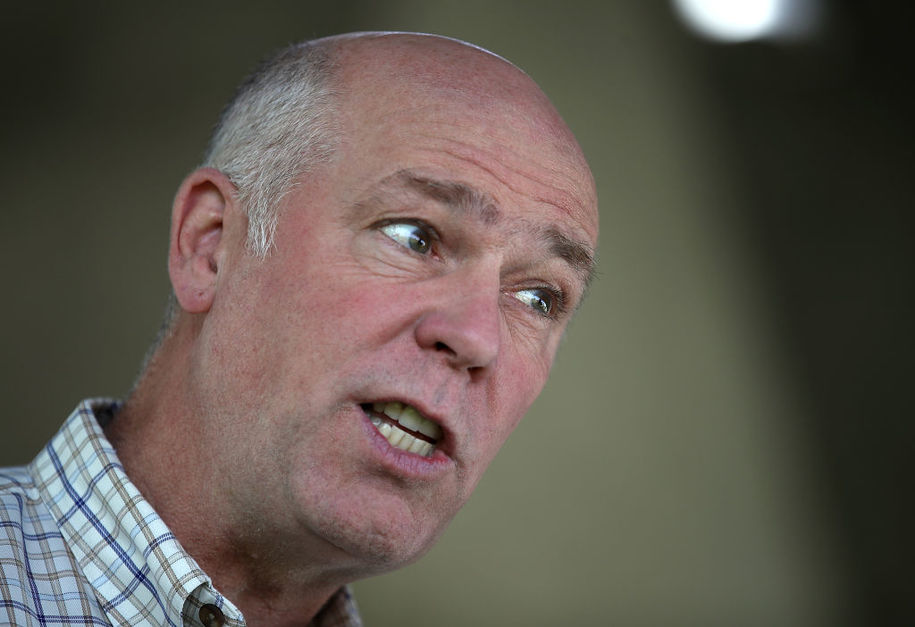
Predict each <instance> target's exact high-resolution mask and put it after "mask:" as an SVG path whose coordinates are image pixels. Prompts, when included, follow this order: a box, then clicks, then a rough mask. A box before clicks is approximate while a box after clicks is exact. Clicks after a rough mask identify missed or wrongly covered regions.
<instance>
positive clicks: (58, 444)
mask: <svg viewBox="0 0 915 627" xmlns="http://www.w3.org/2000/svg"><path fill="white" fill-rule="evenodd" d="M117 407H118V405H117V403H116V402H115V401H113V400H111V399H89V400H86V401H83V402H82V403H80V404H79V406H78V407H77V408H76V410H74V412H73V413H72V414H71V415H70V417H69V418H68V419H67V421H66V422H65V423H64V425H63V426H62V427H61V429H60V431H58V433H57V435H55V436H54V438H53V439H52V440H51V442H50V443H49V444H48V445H47V446H46V447H45V448H44V450H43V451H42V452H41V453H40V454H39V455H38V456H37V457H36V458H35V460H34V461H33V462H32V465H31V473H32V476H33V477H35V480H36V483H37V487H38V489H39V491H40V493H41V496H42V500H43V501H44V502H45V503H46V504H47V505H48V507H49V509H50V510H51V513H52V515H53V516H54V518H55V519H56V520H57V524H58V526H59V528H60V530H61V533H62V535H63V537H64V540H65V542H66V543H67V545H68V546H69V547H70V550H71V551H72V552H73V555H74V557H75V558H76V559H77V561H78V562H79V564H80V567H81V568H82V571H83V574H84V575H85V577H86V579H87V580H88V581H89V583H90V584H91V585H92V586H93V588H94V589H95V590H96V594H97V596H98V598H99V601H100V602H101V604H102V607H103V609H104V610H105V612H106V613H107V614H108V615H109V617H111V618H112V622H113V623H115V624H139V623H143V624H157V625H176V626H177V625H182V624H183V623H184V620H183V619H182V613H183V612H185V620H194V619H193V617H190V616H187V614H186V610H187V607H188V606H196V607H198V608H199V607H200V605H202V604H212V605H216V606H217V607H219V609H220V610H221V611H222V613H223V614H224V615H225V618H226V625H243V624H244V623H243V618H242V615H241V612H239V610H238V608H236V607H235V606H234V605H233V604H232V603H231V601H229V600H228V599H226V598H225V597H223V596H222V595H220V594H219V593H218V592H217V591H216V590H215V588H213V585H212V582H211V580H210V578H209V577H208V576H207V575H206V574H205V573H204V572H203V570H201V568H200V567H199V566H198V565H197V563H196V562H195V561H194V559H193V558H192V557H191V556H190V555H189V554H188V553H187V552H186V551H185V550H184V549H183V548H182V547H181V545H180V544H179V542H178V540H177V539H176V538H175V536H174V535H173V534H172V532H171V531H170V530H169V529H168V527H167V526H166V525H165V522H164V521H163V520H162V519H161V518H160V517H159V515H158V514H156V512H155V510H153V508H152V506H151V505H150V504H149V502H148V501H147V500H146V499H145V498H144V497H143V495H141V494H140V491H139V490H138V489H137V488H136V486H134V485H133V483H132V482H131V481H130V479H128V478H127V475H126V473H125V472H124V468H123V466H122V465H121V463H120V461H119V460H118V457H117V454H116V453H115V450H114V447H113V446H112V445H111V443H110V442H109V441H108V440H107V438H106V437H105V435H104V432H103V431H102V428H101V426H100V425H99V422H98V420H97V418H96V414H98V415H101V416H103V415H106V414H107V415H111V414H112V413H113V412H115V411H116V410H117ZM191 624H193V623H191ZM197 624H199V623H197ZM313 624H314V625H319V626H323V625H328V626H330V625H339V626H340V627H344V626H346V625H351V626H358V625H361V621H360V620H359V616H358V612H357V610H356V606H355V603H354V601H353V600H352V597H351V595H350V593H349V590H348V589H347V588H343V589H341V590H340V591H339V592H338V593H337V594H335V595H334V596H333V597H331V599H330V601H329V602H328V603H327V605H325V607H324V609H322V611H321V613H320V614H319V615H318V616H317V617H315V620H314V621H313Z"/></svg>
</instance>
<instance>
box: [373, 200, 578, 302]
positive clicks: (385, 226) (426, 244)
mask: <svg viewBox="0 0 915 627" xmlns="http://www.w3.org/2000/svg"><path fill="white" fill-rule="evenodd" d="M402 226H409V227H415V228H416V229H418V230H419V231H421V232H422V235H415V234H400V235H401V238H398V237H395V234H394V232H393V231H394V230H395V228H396V227H402ZM376 228H377V229H378V230H379V231H381V232H382V233H384V234H385V235H386V236H387V237H389V238H390V239H391V240H393V241H394V242H396V243H397V244H399V245H401V246H402V247H404V248H406V249H407V250H410V251H412V252H414V253H416V254H418V255H422V256H426V255H428V254H430V253H432V249H433V245H434V244H435V243H436V242H438V241H440V238H439V236H438V232H437V231H436V230H435V229H434V228H432V227H431V226H430V225H428V224H426V223H425V222H423V221H422V220H416V219H405V218H395V219H388V220H383V221H381V222H379V223H378V224H377V225H376ZM414 242H418V243H419V245H420V248H422V249H423V250H417V248H415V247H414V246H413V243H414ZM527 291H533V292H544V293H545V294H547V296H548V298H549V300H550V306H549V311H543V310H542V309H539V308H537V307H534V306H533V305H531V304H529V303H526V302H525V300H523V299H521V298H519V297H518V294H519V293H521V292H527ZM511 296H512V297H513V298H515V299H517V300H518V301H520V302H521V303H524V304H527V305H528V307H529V308H530V309H531V310H533V311H534V313H536V314H537V315H539V316H541V317H543V318H547V319H551V320H555V319H556V318H559V317H560V316H562V315H563V314H564V313H565V311H566V300H565V295H564V294H563V292H562V291H561V290H559V289H556V288H554V287H550V286H546V285H542V286H536V287H524V288H521V289H519V290H516V291H513V292H511Z"/></svg>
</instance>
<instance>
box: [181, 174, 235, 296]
mask: <svg viewBox="0 0 915 627" xmlns="http://www.w3.org/2000/svg"><path fill="white" fill-rule="evenodd" d="M235 193H236V189H235V186H234V185H233V184H232V182H231V181H230V180H229V179H228V177H227V176H226V175H225V174H223V173H222V172H220V171H219V170H216V169H214V168H200V169H198V170H195V171H193V172H191V173H190V174H189V175H188V176H187V178H185V179H184V181H183V182H182V183H181V187H179V188H178V193H177V194H176V195H175V202H174V205H173V206H172V227H171V236H170V241H169V249H168V274H169V276H170V277H171V281H172V289H173V290H174V292H175V297H176V298H177V299H178V303H179V304H180V305H181V308H182V309H184V310H185V311H187V312H189V313H204V312H207V311H209V309H210V306H211V305H212V304H213V297H214V296H215V291H216V278H217V276H218V273H219V268H220V263H221V261H222V259H223V257H224V252H225V247H226V242H224V241H223V240H224V237H223V224H224V219H225V217H226V212H227V209H228V208H229V207H230V205H232V204H233V203H234V202H235Z"/></svg>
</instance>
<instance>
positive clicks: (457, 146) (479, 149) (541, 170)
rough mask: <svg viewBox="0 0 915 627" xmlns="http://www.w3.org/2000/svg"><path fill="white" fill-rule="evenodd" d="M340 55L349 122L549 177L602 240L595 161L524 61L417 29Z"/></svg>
mask: <svg viewBox="0 0 915 627" xmlns="http://www.w3.org/2000/svg"><path fill="white" fill-rule="evenodd" d="M337 57H338V81H339V82H338V90H337V91H338V94H339V95H340V97H341V100H342V102H341V109H342V111H343V117H344V126H346V127H347V128H346V132H349V133H354V134H358V135H365V136H368V135H376V136H379V141H380V142H382V143H384V145H385V146H386V147H387V149H388V150H389V151H390V152H392V153H393V152H394V151H396V150H397V148H398V147H399V146H401V145H406V146H405V147H407V148H413V147H422V146H425V145H426V144H427V143H428V144H430V145H431V144H432V143H433V142H436V141H437V143H438V145H439V148H441V149H442V150H444V151H452V152H454V153H455V155H456V156H459V157H461V158H466V159H468V160H475V159H476V160H479V161H480V162H481V164H484V162H487V161H488V162H489V164H488V165H485V164H484V167H485V168H488V169H492V170H496V169H498V168H501V167H504V168H505V170H506V172H507V173H509V174H511V175H515V176H514V178H515V179H519V178H520V179H525V182H528V181H529V182H530V183H531V186H532V189H533V188H536V186H537V185H540V186H541V187H542V188H543V190H542V192H543V194H544V195H545V197H544V199H545V200H547V201H550V200H554V199H553V198H547V197H548V196H555V197H556V198H555V202H556V204H557V205H559V206H561V207H564V208H566V209H567V210H568V211H569V212H570V213H571V214H574V217H575V220H576V222H578V223H579V224H580V225H581V226H582V230H583V231H584V232H585V234H586V235H587V236H588V238H589V239H591V240H592V242H596V237H597V200H596V193H595V189H594V182H593V178H592V177H591V172H590V169H589V168H588V165H587V162H586V161H585V158H584V156H583V154H582V152H581V149H580V148H579V146H578V143H577V141H576V140H575V138H574V136H573V135H572V133H571V131H570V130H569V129H568V127H567V126H566V124H565V123H564V122H563V120H562V118H561V117H560V116H559V114H558V113H557V112H556V110H555V108H554V107H553V106H552V104H551V103H550V101H549V99H548V98H547V97H546V95H545V94H544V93H543V92H542V91H541V90H540V88H539V87H538V86H537V85H536V83H534V81H533V80H531V79H530V77H528V76H527V75H526V74H524V73H523V72H522V71H521V70H519V69H518V68H517V67H515V66H514V65H512V64H510V63H508V62H507V61H505V60H504V59H502V58H500V57H498V56H496V55H493V54H491V53H489V52H486V51H484V50H481V49H479V48H475V47H473V46H469V45H467V44H464V43H462V42H456V41H453V40H449V39H445V38H439V37H432V36H415V35H397V36H392V35H388V36H379V37H367V38H359V39H357V40H352V41H348V42H347V43H346V45H345V46H343V47H342V48H341V50H340V52H339V54H338V55H337ZM495 174H496V176H497V178H499V173H498V172H495ZM509 174H506V176H505V177H503V178H504V180H505V181H507V180H508V179H509V178H512V177H511V176H509ZM534 193H537V192H534Z"/></svg>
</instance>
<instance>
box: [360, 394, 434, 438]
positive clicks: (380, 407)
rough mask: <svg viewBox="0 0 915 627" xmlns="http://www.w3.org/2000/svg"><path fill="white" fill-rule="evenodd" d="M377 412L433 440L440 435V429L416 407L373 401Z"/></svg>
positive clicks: (373, 407)
mask: <svg viewBox="0 0 915 627" xmlns="http://www.w3.org/2000/svg"><path fill="white" fill-rule="evenodd" d="M372 409H374V410H375V411H376V412H378V413H379V414H384V415H385V416H387V417H388V418H390V419H391V420H396V421H397V422H399V423H400V424H402V425H403V426H405V427H406V428H407V429H409V430H410V431H417V432H419V433H422V434H423V435H428V436H429V437H430V438H432V439H433V440H438V439H439V438H440V437H442V429H441V427H439V426H438V425H437V424H435V423H434V422H432V421H431V420H427V419H426V418H423V417H422V415H420V413H419V412H418V411H416V409H414V408H413V407H411V406H410V405H404V404H403V403H398V402H393V403H375V404H374V405H372Z"/></svg>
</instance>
